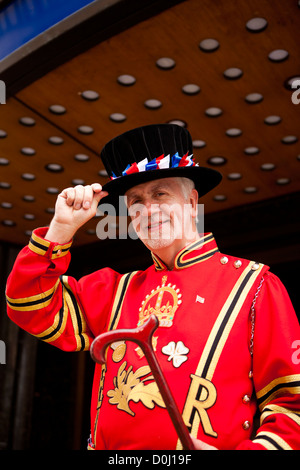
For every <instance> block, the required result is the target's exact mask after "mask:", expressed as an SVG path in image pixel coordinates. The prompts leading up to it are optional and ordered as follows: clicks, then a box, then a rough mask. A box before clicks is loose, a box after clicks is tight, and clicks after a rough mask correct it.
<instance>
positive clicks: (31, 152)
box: [20, 147, 36, 157]
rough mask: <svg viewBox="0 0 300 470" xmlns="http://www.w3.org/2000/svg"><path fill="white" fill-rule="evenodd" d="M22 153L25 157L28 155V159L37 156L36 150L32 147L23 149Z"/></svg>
mask: <svg viewBox="0 0 300 470" xmlns="http://www.w3.org/2000/svg"><path fill="white" fill-rule="evenodd" d="M20 152H21V153H22V154H23V155H26V156H27V157H32V156H33V155H35V154H36V151H35V149H33V148H31V147H23V148H21V150H20Z"/></svg>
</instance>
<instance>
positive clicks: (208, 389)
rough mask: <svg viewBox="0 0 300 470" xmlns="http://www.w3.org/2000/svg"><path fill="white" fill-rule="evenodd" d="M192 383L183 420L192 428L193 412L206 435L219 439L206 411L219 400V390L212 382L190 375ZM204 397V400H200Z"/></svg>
mask: <svg viewBox="0 0 300 470" xmlns="http://www.w3.org/2000/svg"><path fill="white" fill-rule="evenodd" d="M190 377H191V379H192V382H191V385H190V388H189V391H188V395H187V399H186V402H185V406H184V410H183V415H182V416H183V420H184V422H185V424H186V425H187V426H188V427H189V428H191V427H192V421H193V419H192V417H193V412H194V411H193V410H194V409H195V410H196V412H197V413H198V415H199V419H200V422H201V424H202V428H203V431H204V433H205V434H207V435H209V436H213V437H218V434H217V433H216V432H215V431H214V430H213V428H212V425H211V422H210V419H209V416H208V413H207V411H206V410H208V409H209V408H211V407H212V406H213V405H214V404H215V402H216V399H217V390H216V387H215V386H214V384H213V383H212V382H210V381H209V380H207V379H204V378H203V377H199V376H198V375H194V374H191V375H190ZM201 397H204V398H203V399H200V398H201Z"/></svg>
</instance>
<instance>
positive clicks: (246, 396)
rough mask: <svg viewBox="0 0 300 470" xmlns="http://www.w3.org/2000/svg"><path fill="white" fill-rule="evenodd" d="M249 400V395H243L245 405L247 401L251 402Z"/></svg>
mask: <svg viewBox="0 0 300 470" xmlns="http://www.w3.org/2000/svg"><path fill="white" fill-rule="evenodd" d="M249 401H250V397H249V395H244V396H243V403H245V405H246V404H247V403H249Z"/></svg>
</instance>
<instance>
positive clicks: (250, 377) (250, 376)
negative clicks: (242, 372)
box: [249, 370, 253, 379]
mask: <svg viewBox="0 0 300 470" xmlns="http://www.w3.org/2000/svg"><path fill="white" fill-rule="evenodd" d="M252 378H253V372H252V370H250V372H249V379H252Z"/></svg>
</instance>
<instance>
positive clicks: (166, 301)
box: [138, 276, 182, 327]
mask: <svg viewBox="0 0 300 470" xmlns="http://www.w3.org/2000/svg"><path fill="white" fill-rule="evenodd" d="M166 283H167V276H163V277H162V285H161V286H157V288H156V289H153V290H152V291H151V293H150V294H148V295H147V296H146V298H145V300H143V302H142V306H141V307H140V309H139V322H138V326H141V325H143V323H145V321H146V320H147V319H148V318H149V317H150V315H152V314H153V313H154V315H156V316H157V318H158V320H159V326H166V327H170V326H172V325H173V319H174V316H175V312H176V310H177V308H178V306H179V305H180V304H181V302H182V300H181V294H180V290H179V289H176V286H175V285H173V286H172V285H171V283H169V284H168V285H166Z"/></svg>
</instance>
